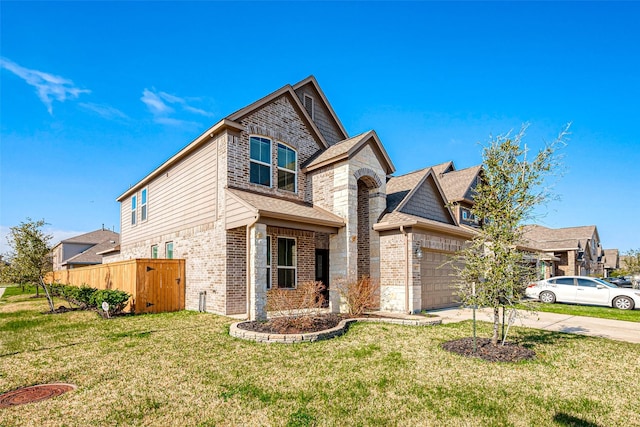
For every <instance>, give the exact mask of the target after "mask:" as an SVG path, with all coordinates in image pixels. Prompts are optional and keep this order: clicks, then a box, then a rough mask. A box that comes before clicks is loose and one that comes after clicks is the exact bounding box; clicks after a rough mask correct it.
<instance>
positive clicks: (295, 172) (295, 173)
mask: <svg viewBox="0 0 640 427" xmlns="http://www.w3.org/2000/svg"><path fill="white" fill-rule="evenodd" d="M277 144H278V145H282V146H283V147H287V148H288V149H290V150H292V151H293V152H294V153H296V164H295V169H294V170H291V169H287V168H281V167H280V166H277V165H276V167H277V168H278V171H280V170H283V171H285V172H288V173H292V174H293V191H292V193H295V194H297V193H298V150H296V149H295V148H293V147H291V146H290V145H287V144H285V143H284V142H278V143H277ZM277 148H278V146H277V145H276V150H277ZM278 189H279V190H282V191H286V192H291V191H289V190H286V189H284V188H282V189H281V188H280V187H278Z"/></svg>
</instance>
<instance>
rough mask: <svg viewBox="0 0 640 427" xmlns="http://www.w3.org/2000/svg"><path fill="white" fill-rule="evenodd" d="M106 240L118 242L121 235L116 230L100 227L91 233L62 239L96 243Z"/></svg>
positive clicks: (67, 241) (65, 241)
mask: <svg viewBox="0 0 640 427" xmlns="http://www.w3.org/2000/svg"><path fill="white" fill-rule="evenodd" d="M105 240H115V241H116V242H118V241H119V240H120V235H119V234H118V233H116V232H115V231H111V230H104V229H100V230H96V231H92V232H90V233H85V234H80V235H79V236H74V237H70V238H68V239H65V240H62V241H61V242H60V243H83V244H94V245H95V244H98V243H102V242H104V241H105Z"/></svg>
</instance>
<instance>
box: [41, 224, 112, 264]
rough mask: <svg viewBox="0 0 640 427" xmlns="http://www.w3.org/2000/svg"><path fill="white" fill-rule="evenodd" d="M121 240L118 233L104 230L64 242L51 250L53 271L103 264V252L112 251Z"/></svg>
mask: <svg viewBox="0 0 640 427" xmlns="http://www.w3.org/2000/svg"><path fill="white" fill-rule="evenodd" d="M119 240H120V235H119V234H118V233H116V232H114V231H111V230H105V229H104V228H103V229H100V230H96V231H92V232H90V233H86V234H81V235H79V236H75V237H72V238H70V239H65V240H62V241H61V242H60V243H58V244H57V245H55V246H54V247H53V249H52V250H51V255H52V262H53V269H54V270H68V269H71V268H76V267H84V266H87V265H95V264H102V252H105V251H110V250H112V249H113V248H114V247H115V246H117V244H118V242H119Z"/></svg>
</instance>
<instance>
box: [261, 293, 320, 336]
mask: <svg viewBox="0 0 640 427" xmlns="http://www.w3.org/2000/svg"><path fill="white" fill-rule="evenodd" d="M325 288H326V287H325V285H324V284H323V283H322V282H305V283H301V284H300V285H299V286H298V289H296V290H292V289H281V288H275V289H272V290H270V291H269V298H268V300H267V310H268V311H270V312H272V316H273V319H272V320H271V322H272V323H273V324H274V326H277V327H278V328H285V329H286V328H296V329H306V328H308V327H309V326H311V325H312V324H313V318H314V317H315V316H317V315H318V314H320V313H321V312H322V306H323V304H324V300H325V298H324V295H323V294H322V292H323V291H324V290H325Z"/></svg>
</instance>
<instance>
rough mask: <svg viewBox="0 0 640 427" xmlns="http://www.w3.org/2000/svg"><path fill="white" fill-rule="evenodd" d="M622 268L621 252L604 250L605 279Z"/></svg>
mask: <svg viewBox="0 0 640 427" xmlns="http://www.w3.org/2000/svg"><path fill="white" fill-rule="evenodd" d="M619 268H620V252H619V251H618V250H617V249H605V250H604V277H609V276H610V275H611V272H612V271H614V270H617V269H619Z"/></svg>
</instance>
